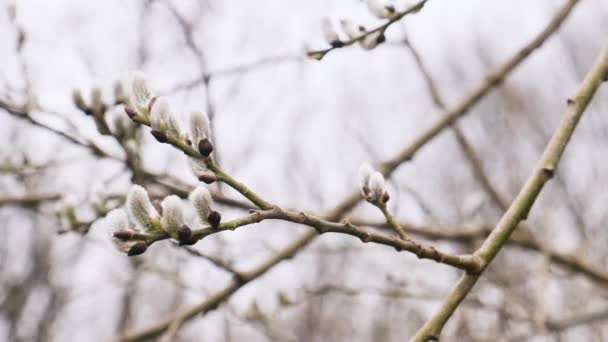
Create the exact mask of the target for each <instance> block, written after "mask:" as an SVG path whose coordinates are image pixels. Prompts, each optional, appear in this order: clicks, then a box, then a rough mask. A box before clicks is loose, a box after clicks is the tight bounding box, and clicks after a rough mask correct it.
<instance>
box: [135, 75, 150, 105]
mask: <svg viewBox="0 0 608 342" xmlns="http://www.w3.org/2000/svg"><path fill="white" fill-rule="evenodd" d="M131 96H132V103H133V105H134V106H135V107H136V109H137V110H138V111H139V112H143V113H147V110H148V104H149V103H150V100H152V95H151V93H150V90H149V88H148V83H147V82H146V76H145V74H144V73H143V72H142V71H136V72H135V73H134V74H133V78H132V80H131Z"/></svg>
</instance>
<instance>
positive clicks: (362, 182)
mask: <svg viewBox="0 0 608 342" xmlns="http://www.w3.org/2000/svg"><path fill="white" fill-rule="evenodd" d="M373 173H374V168H372V166H371V165H369V164H368V163H363V164H361V166H360V167H359V187H360V188H361V193H362V194H363V197H367V195H368V193H369V179H370V178H371V177H372V174H373Z"/></svg>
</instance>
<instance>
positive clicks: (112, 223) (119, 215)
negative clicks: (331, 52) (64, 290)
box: [103, 209, 129, 232]
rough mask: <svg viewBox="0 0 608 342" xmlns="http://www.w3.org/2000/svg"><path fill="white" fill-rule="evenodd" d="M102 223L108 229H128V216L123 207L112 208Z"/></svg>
mask: <svg viewBox="0 0 608 342" xmlns="http://www.w3.org/2000/svg"><path fill="white" fill-rule="evenodd" d="M103 225H104V226H105V227H107V228H108V230H110V231H112V232H113V231H117V230H127V229H129V218H128V217H127V213H126V212H125V210H124V209H114V210H112V211H110V212H109V213H108V214H107V215H106V217H105V218H104V219H103Z"/></svg>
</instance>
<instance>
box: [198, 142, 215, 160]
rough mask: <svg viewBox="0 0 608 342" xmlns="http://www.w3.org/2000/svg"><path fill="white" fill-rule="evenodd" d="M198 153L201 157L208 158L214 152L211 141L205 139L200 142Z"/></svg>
mask: <svg viewBox="0 0 608 342" xmlns="http://www.w3.org/2000/svg"><path fill="white" fill-rule="evenodd" d="M198 151H199V152H200V154H201V156H203V157H205V158H207V157H209V155H210V154H211V152H213V145H212V144H211V141H209V139H207V138H205V139H202V140H201V141H199V142H198Z"/></svg>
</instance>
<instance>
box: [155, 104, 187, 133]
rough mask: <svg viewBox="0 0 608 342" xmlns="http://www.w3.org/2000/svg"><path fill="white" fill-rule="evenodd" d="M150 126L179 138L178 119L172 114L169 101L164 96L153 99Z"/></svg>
mask: <svg viewBox="0 0 608 342" xmlns="http://www.w3.org/2000/svg"><path fill="white" fill-rule="evenodd" d="M150 117H151V119H150V120H151V123H152V124H151V126H152V129H153V130H156V131H160V132H163V133H166V134H167V136H170V137H173V138H177V139H179V138H180V137H181V128H180V124H179V121H178V120H177V118H176V117H175V115H173V114H172V112H171V108H170V107H169V101H168V100H167V99H166V98H164V97H159V98H158V99H156V101H154V105H153V106H152V110H151V112H150Z"/></svg>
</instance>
